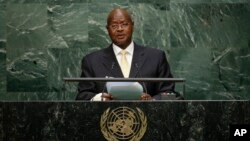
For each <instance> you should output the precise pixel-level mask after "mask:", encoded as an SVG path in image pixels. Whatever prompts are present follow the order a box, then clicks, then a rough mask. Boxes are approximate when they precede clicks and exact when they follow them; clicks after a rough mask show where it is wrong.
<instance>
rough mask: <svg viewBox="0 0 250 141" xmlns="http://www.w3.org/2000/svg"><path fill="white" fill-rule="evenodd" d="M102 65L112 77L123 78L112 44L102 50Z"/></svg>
mask: <svg viewBox="0 0 250 141" xmlns="http://www.w3.org/2000/svg"><path fill="white" fill-rule="evenodd" d="M100 61H102V62H103V65H104V66H105V67H106V69H107V70H109V71H110V72H111V74H112V77H123V74H122V71H121V69H120V66H119V63H118V62H117V60H116V57H115V54H114V51H113V48H112V44H111V45H110V46H109V47H108V48H106V49H105V50H104V54H103V60H100Z"/></svg>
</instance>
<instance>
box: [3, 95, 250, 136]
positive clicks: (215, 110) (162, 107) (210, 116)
mask: <svg viewBox="0 0 250 141" xmlns="http://www.w3.org/2000/svg"><path fill="white" fill-rule="evenodd" d="M126 107H127V108H130V109H132V110H133V111H134V112H136V113H138V110H137V108H138V109H140V110H141V112H143V114H139V119H142V120H143V123H141V125H143V126H142V127H145V125H146V124H147V126H146V129H145V133H144V134H143V136H142V137H141V141H166V140H167V141H185V140H202V141H211V140H220V141H227V140H229V135H230V125H231V124H249V117H250V116H249V115H250V111H249V107H250V102H249V101H187V100H181V101H180V100H178V101H157V102H156V101H151V102H80V101H79V102H75V101H68V102H0V133H1V134H0V136H1V140H87V141H89V140H91V141H105V140H106V138H105V135H106V137H107V138H111V137H112V136H113V135H112V134H111V133H112V132H109V130H110V131H113V133H114V135H122V134H120V133H119V134H118V130H117V131H116V130H115V129H122V127H124V126H122V125H123V124H121V123H122V122H121V123H119V122H118V123H117V124H115V125H118V126H117V128H112V125H111V124H112V123H114V122H116V121H117V120H118V119H119V118H116V116H114V115H110V118H109V116H107V114H110V113H111V112H115V113H117V117H122V113H119V110H122V109H126ZM108 109H109V111H108V112H107V110H108ZM131 117H133V116H131ZM105 119H106V121H109V122H108V123H110V125H108V127H110V128H109V129H107V130H104V131H103V128H101V127H103V123H104V122H105V121H104V120H105ZM145 119H147V120H146V122H145ZM135 121H137V120H135ZM127 123H129V122H127ZM134 123H135V125H136V122H134ZM119 125H120V126H119ZM130 125H131V124H130ZM131 129H133V130H130V131H136V128H132V127H131ZM127 131H129V130H127ZM103 132H104V133H106V134H105V135H104V134H103ZM107 132H108V133H107ZM121 133H124V131H121ZM129 133H130V132H126V134H125V133H124V135H128V134H129ZM107 135H108V136H107ZM135 135H137V137H138V136H140V135H142V130H141V128H140V130H138V132H135ZM115 138H116V136H115ZM119 140H122V139H119Z"/></svg>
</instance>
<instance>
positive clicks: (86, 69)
mask: <svg viewBox="0 0 250 141" xmlns="http://www.w3.org/2000/svg"><path fill="white" fill-rule="evenodd" d="M92 74H93V71H92V69H91V65H90V64H89V61H88V58H87V57H84V58H83V60H82V73H81V77H94V76H93V75H92ZM95 86H96V85H95V82H79V84H78V94H77V96H76V100H90V99H91V98H93V97H94V96H95V95H96V93H97V92H95Z"/></svg>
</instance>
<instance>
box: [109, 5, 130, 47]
mask: <svg viewBox="0 0 250 141" xmlns="http://www.w3.org/2000/svg"><path fill="white" fill-rule="evenodd" d="M106 27H107V30H108V33H109V37H110V38H111V40H112V42H113V43H114V44H115V45H117V46H119V47H120V48H122V49H125V48H126V47H127V46H128V45H129V44H130V43H131V41H132V34H133V27H134V22H133V21H132V19H131V16H130V15H129V13H128V12H127V10H125V9H122V8H115V9H113V10H112V11H111V12H110V13H109V15H108V18H107V26H106Z"/></svg>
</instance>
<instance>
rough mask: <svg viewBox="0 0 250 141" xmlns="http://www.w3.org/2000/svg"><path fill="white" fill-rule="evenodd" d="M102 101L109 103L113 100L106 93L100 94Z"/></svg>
mask: <svg viewBox="0 0 250 141" xmlns="http://www.w3.org/2000/svg"><path fill="white" fill-rule="evenodd" d="M101 97H102V101H110V100H113V96H112V95H111V94H108V93H102V96H101Z"/></svg>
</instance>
